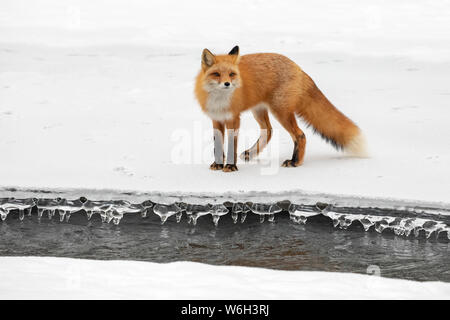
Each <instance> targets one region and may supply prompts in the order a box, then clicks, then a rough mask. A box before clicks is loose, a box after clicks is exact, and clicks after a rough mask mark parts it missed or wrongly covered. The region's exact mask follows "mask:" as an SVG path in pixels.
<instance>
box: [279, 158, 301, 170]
mask: <svg viewBox="0 0 450 320" xmlns="http://www.w3.org/2000/svg"><path fill="white" fill-rule="evenodd" d="M299 165H300V163H295V162H294V161H292V160H285V161H284V162H283V164H282V165H281V166H282V167H286V168H293V167H298V166H299Z"/></svg>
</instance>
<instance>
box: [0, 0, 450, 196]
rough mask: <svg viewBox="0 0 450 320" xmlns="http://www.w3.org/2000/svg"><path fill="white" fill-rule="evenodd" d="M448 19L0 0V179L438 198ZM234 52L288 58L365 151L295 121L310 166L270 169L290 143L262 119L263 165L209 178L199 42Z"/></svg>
mask: <svg viewBox="0 0 450 320" xmlns="http://www.w3.org/2000/svg"><path fill="white" fill-rule="evenodd" d="M449 10H450V6H449V5H448V1H433V2H432V3H424V2H422V1H395V2H393V1H371V2H366V1H365V2H360V1H356V0H346V1H339V2H335V1H319V2H314V3H312V2H311V1H305V2H302V1H283V2H274V1H259V0H258V1H256V0H255V1H246V2H245V3H243V2H242V1H227V3H226V4H225V3H220V2H211V1H189V2H180V1H176V3H175V2H173V1H144V0H142V1H140V0H133V1H121V0H114V1H107V2H105V1H100V0H93V1H90V0H89V1H88V0H85V1H69V0H64V1H58V0H39V1H25V0H5V1H2V2H1V4H0V64H1V65H2V69H1V71H0V136H1V137H2V138H1V139H0V153H1V155H2V166H1V167H0V177H1V181H0V184H1V186H3V187H4V186H14V187H17V188H24V187H32V188H44V187H45V188H53V189H55V188H65V189H67V188H81V189H85V188H91V189H104V188H108V189H116V190H136V191H144V192H155V193H158V192H167V193H171V194H175V195H176V194H178V193H185V192H195V193H198V194H202V193H205V192H213V193H216V194H221V193H224V192H229V191H233V192H238V193H248V192H250V191H262V192H264V191H270V192H278V193H283V192H285V191H287V190H289V191H296V190H302V191H305V192H320V193H325V194H327V193H329V194H339V195H341V194H342V195H347V196H365V197H382V198H395V199H411V200H422V201H435V202H447V203H448V190H450V166H449V165H448V163H450V147H449V144H448V141H449V140H450V126H448V123H447V122H448V118H449V117H450V108H449V106H448V97H449V95H450V91H449V89H448V83H449V76H448V75H449V74H450V64H449V63H448V61H449V57H450V42H449V41H447V40H448V39H449V38H450V34H449V33H450V31H449V30H450V28H449V27H448V26H449V25H448V16H449V15H450V13H449ZM209 12H213V13H219V12H220V14H209ZM218 26H219V27H218ZM236 44H239V45H240V47H241V51H242V53H243V54H245V53H252V52H261V51H276V52H279V53H282V54H286V55H288V56H289V57H290V58H292V59H293V60H294V61H296V62H297V63H298V64H299V65H300V66H301V67H302V68H303V69H304V70H305V71H306V72H307V73H308V74H309V75H310V76H311V77H312V78H313V79H314V80H315V81H316V83H317V84H318V86H319V87H320V88H321V89H322V91H323V92H324V93H325V94H326V95H327V97H328V98H329V99H330V100H331V101H332V102H333V103H334V104H335V105H336V106H337V107H338V108H339V109H340V110H342V111H343V112H344V113H345V114H347V115H348V116H349V117H350V118H351V119H353V120H354V121H355V122H356V123H357V124H358V125H359V126H360V127H361V128H362V129H363V131H364V133H365V135H366V136H367V140H368V145H369V151H370V152H371V156H372V157H371V158H370V159H355V158H349V157H347V156H345V155H343V154H340V153H338V152H336V151H335V150H333V149H332V148H331V147H330V146H329V145H327V144H325V143H324V142H323V141H321V140H320V138H319V137H317V136H314V135H313V134H312V132H311V130H306V129H305V125H304V124H300V127H301V128H302V129H305V133H306V137H307V147H306V158H305V162H304V165H303V166H302V167H299V168H295V169H292V168H280V165H281V163H282V161H283V160H285V159H287V158H290V156H291V153H292V142H291V139H290V137H289V135H288V134H287V132H286V131H285V130H283V129H282V128H281V127H280V125H279V124H278V122H277V121H276V120H275V119H273V117H272V118H271V121H272V124H273V126H274V130H275V132H274V136H273V139H272V141H271V143H270V145H269V148H268V149H267V150H265V152H264V153H263V154H262V155H261V157H260V159H259V160H257V161H255V162H253V163H249V164H243V163H239V164H238V165H239V172H236V173H232V174H229V173H228V174H227V173H223V172H211V171H210V170H208V167H209V164H210V163H211V162H212V160H213V151H212V136H211V122H210V120H208V118H207V117H206V116H205V115H204V114H202V113H201V111H200V108H199V107H198V105H197V103H196V101H195V100H194V97H193V85H194V82H193V81H194V77H195V75H196V73H197V71H198V69H199V66H200V62H199V57H200V53H201V50H202V49H203V48H204V47H209V48H210V49H211V50H212V51H214V52H225V51H227V50H229V49H230V48H231V47H232V46H234V45H236ZM241 123H242V129H241V133H240V135H241V137H240V142H239V151H243V150H244V148H245V147H248V146H250V145H251V144H253V143H254V141H255V140H256V137H257V135H258V127H257V124H256V121H255V120H254V119H253V118H252V116H251V114H248V113H247V114H244V115H243V116H242V121H241ZM79 195H82V194H79Z"/></svg>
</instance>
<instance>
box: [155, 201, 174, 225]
mask: <svg viewBox="0 0 450 320" xmlns="http://www.w3.org/2000/svg"><path fill="white" fill-rule="evenodd" d="M153 212H154V213H155V214H157V215H158V216H159V217H160V218H161V224H164V223H165V222H166V220H167V219H168V218H170V217H171V216H173V215H176V214H178V213H180V212H181V208H180V207H178V206H177V205H176V204H175V203H174V204H171V205H165V204H155V205H154V206H153Z"/></svg>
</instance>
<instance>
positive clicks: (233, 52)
mask: <svg viewBox="0 0 450 320" xmlns="http://www.w3.org/2000/svg"><path fill="white" fill-rule="evenodd" d="M228 54H229V55H231V56H234V55H236V56H238V55H239V46H235V47H234V48H233V49H231V51H230V52H228Z"/></svg>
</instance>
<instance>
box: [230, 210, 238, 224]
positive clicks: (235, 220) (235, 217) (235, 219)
mask: <svg viewBox="0 0 450 320" xmlns="http://www.w3.org/2000/svg"><path fill="white" fill-rule="evenodd" d="M231 218H232V219H233V223H234V224H236V223H237V221H238V218H239V216H238V213H237V212H231Z"/></svg>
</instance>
